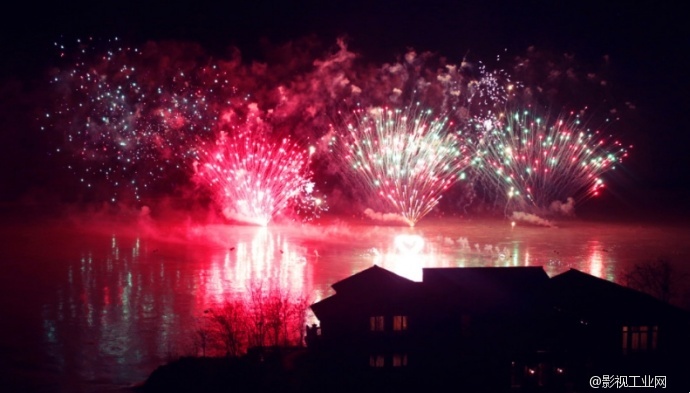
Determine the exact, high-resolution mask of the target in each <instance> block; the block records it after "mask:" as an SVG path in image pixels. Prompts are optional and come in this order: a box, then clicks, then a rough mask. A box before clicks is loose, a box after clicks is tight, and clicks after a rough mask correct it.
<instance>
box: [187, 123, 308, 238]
mask: <svg viewBox="0 0 690 393" xmlns="http://www.w3.org/2000/svg"><path fill="white" fill-rule="evenodd" d="M197 154H198V161H197V163H196V164H195V174H194V179H195V181H196V182H198V183H200V184H202V185H203V186H205V187H208V189H209V190H211V192H212V193H213V196H214V199H215V201H216V202H217V203H218V205H219V206H220V208H221V209H222V211H223V214H224V215H225V216H226V217H227V218H229V219H232V220H237V221H241V222H247V223H253V224H258V225H263V226H265V225H267V224H268V223H269V222H270V221H271V219H273V218H274V217H275V216H276V215H277V214H278V213H281V212H284V211H286V209H287V208H288V207H290V206H291V204H294V203H297V202H296V201H297V200H304V199H310V200H311V201H312V202H311V203H312V204H313V205H320V201H319V200H318V199H317V198H313V197H312V195H311V194H312V191H313V186H314V184H313V183H312V182H311V180H310V177H311V171H310V170H309V158H310V157H309V156H310V155H309V153H308V152H306V151H304V150H303V149H300V148H299V147H298V146H297V145H295V144H294V143H292V142H291V141H290V140H289V139H288V138H283V139H282V140H281V141H279V142H277V143H274V142H272V141H269V140H268V139H267V138H266V137H265V136H263V135H262V134H256V133H252V132H250V131H244V132H240V133H238V134H236V135H226V134H224V133H222V134H221V137H220V138H219V139H218V141H217V143H216V144H215V145H213V146H210V148H209V149H203V148H200V149H199V152H198V153H197Z"/></svg>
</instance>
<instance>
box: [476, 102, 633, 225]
mask: <svg viewBox="0 0 690 393" xmlns="http://www.w3.org/2000/svg"><path fill="white" fill-rule="evenodd" d="M477 128H478V129H479V130H480V131H479V134H480V137H479V139H478V140H477V141H476V143H473V144H470V146H472V149H473V150H474V153H473V158H472V169H473V170H474V173H476V174H477V176H478V179H477V180H478V182H479V183H480V184H482V185H483V186H484V187H485V188H487V189H489V190H493V191H495V192H496V199H497V202H498V203H503V204H504V205H505V208H506V210H512V211H524V212H528V213H534V214H544V213H547V212H549V211H550V210H551V211H552V212H553V211H554V210H558V211H560V212H561V213H566V214H568V213H572V208H573V207H574V205H575V204H577V203H579V202H581V201H583V200H585V199H587V198H590V197H593V196H596V195H598V194H599V193H600V191H601V189H602V188H604V181H603V179H602V177H601V175H602V174H603V173H604V172H606V171H609V170H613V169H615V168H616V165H617V164H618V163H620V162H621V161H622V159H623V158H624V157H626V156H627V154H628V153H627V150H626V149H625V148H624V147H623V146H621V143H620V142H618V141H616V140H608V139H607V138H604V137H602V136H601V135H600V133H599V132H598V131H596V132H589V131H588V130H586V129H585V128H584V127H583V126H582V125H581V122H580V118H579V116H576V115H573V114H571V115H570V116H562V117H559V118H557V119H555V120H549V119H542V118H540V117H539V116H538V115H535V114H533V113H532V112H529V111H518V112H513V113H511V114H508V115H507V116H498V117H497V118H494V119H484V120H482V121H480V122H479V124H477ZM563 201H565V202H563Z"/></svg>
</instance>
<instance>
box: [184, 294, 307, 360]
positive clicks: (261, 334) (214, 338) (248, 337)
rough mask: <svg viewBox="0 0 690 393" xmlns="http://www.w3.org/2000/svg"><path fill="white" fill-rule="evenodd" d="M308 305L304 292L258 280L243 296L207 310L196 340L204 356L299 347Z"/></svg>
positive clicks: (239, 354) (237, 354) (196, 334)
mask: <svg viewBox="0 0 690 393" xmlns="http://www.w3.org/2000/svg"><path fill="white" fill-rule="evenodd" d="M309 304H310V302H309V299H308V298H307V297H306V296H305V295H303V294H295V293H293V292H291V291H289V290H287V289H284V288H281V287H280V286H278V285H266V284H265V283H264V282H256V283H255V284H253V285H252V286H251V288H249V289H248V291H247V293H246V294H245V295H244V296H238V297H237V298H236V299H233V300H229V301H226V302H225V303H223V304H221V305H220V306H217V307H213V308H209V309H207V310H205V311H204V318H203V324H202V325H201V327H199V328H197V330H196V331H195V343H196V344H197V347H198V349H200V351H201V353H202V356H206V355H207V354H208V353H215V354H220V353H223V354H225V355H226V356H231V357H234V356H241V355H242V354H244V353H246V352H247V350H248V349H249V348H251V347H268V346H300V345H302V344H303V342H304V335H305V331H304V330H305V322H306V317H307V312H308V309H309ZM198 352H199V351H197V353H198Z"/></svg>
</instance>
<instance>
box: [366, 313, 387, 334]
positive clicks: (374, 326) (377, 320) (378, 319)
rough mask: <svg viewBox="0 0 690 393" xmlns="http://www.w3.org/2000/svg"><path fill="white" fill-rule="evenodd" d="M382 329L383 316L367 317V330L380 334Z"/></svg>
mask: <svg viewBox="0 0 690 393" xmlns="http://www.w3.org/2000/svg"><path fill="white" fill-rule="evenodd" d="M383 328H384V325H383V316H380V315H379V316H375V317H369V330H371V331H372V332H382V331H383Z"/></svg>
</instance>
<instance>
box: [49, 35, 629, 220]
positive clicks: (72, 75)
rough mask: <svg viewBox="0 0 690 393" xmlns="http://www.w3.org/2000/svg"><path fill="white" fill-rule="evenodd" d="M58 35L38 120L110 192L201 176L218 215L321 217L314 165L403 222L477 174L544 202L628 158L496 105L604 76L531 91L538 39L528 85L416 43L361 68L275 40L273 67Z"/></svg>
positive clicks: (524, 70)
mask: <svg viewBox="0 0 690 393" xmlns="http://www.w3.org/2000/svg"><path fill="white" fill-rule="evenodd" d="M302 44H303V45H305V46H306V47H308V46H309V45H310V44H309V43H302ZM56 47H57V48H58V49H59V51H60V55H61V58H62V61H63V64H62V65H61V67H59V68H56V70H55V71H54V72H53V73H52V79H51V83H52V84H53V86H54V91H55V93H56V94H57V97H58V98H57V100H56V104H55V107H54V108H53V111H52V112H48V113H46V116H45V120H44V121H45V123H46V127H44V128H51V129H55V130H57V131H58V132H60V133H61V134H62V137H63V142H64V143H63V144H62V145H61V146H59V147H58V148H57V149H56V150H57V151H58V152H59V153H60V154H63V155H65V154H68V155H69V158H70V160H69V169H70V170H71V171H72V172H73V173H75V175H76V176H77V179H79V180H80V181H81V182H82V183H83V184H84V186H85V188H86V189H88V190H93V193H94V194H96V197H95V199H96V200H101V199H105V200H107V201H109V202H112V203H121V202H124V203H128V202H131V201H135V202H137V203H142V201H146V199H147V197H148V196H154V198H155V197H157V196H161V195H162V196H163V197H165V196H167V195H183V196H184V197H187V196H189V195H196V194H195V193H194V192H189V188H191V187H193V186H194V185H197V186H201V187H202V188H205V189H207V190H208V191H210V193H211V194H212V195H213V200H214V201H215V202H216V204H217V205H218V206H219V207H220V209H221V210H222V211H223V213H224V214H225V216H226V217H228V218H232V219H235V220H241V221H245V222H252V223H257V224H261V225H266V224H267V223H268V222H269V221H271V220H272V219H273V218H274V217H275V216H276V215H278V214H282V213H287V212H288V211H291V212H292V213H296V214H297V215H298V216H301V217H302V219H304V218H305V217H309V216H310V217H312V218H313V217H316V216H318V214H319V212H321V211H323V210H324V209H325V204H324V203H323V202H322V201H323V200H324V198H325V197H326V196H327V195H321V194H319V195H320V196H319V197H315V196H314V195H315V194H318V191H317V190H318V188H319V186H320V185H321V183H320V182H321V181H322V178H320V177H319V176H318V175H321V176H326V177H327V178H328V179H334V178H337V179H340V180H344V181H343V182H340V183H337V184H335V183H336V182H332V183H331V184H328V187H329V188H330V189H331V190H332V192H333V191H336V192H339V193H340V194H348V195H349V199H350V200H342V199H340V202H341V203H342V204H344V205H345V206H349V207H350V208H351V206H352V205H353V204H352V202H353V201H352V199H354V200H357V201H358V202H360V203H362V204H364V205H366V206H365V207H366V209H364V207H363V213H364V215H366V216H369V217H370V218H374V219H377V220H394V221H398V222H402V223H405V224H408V225H411V226H412V225H415V224H416V223H417V222H418V221H419V220H420V219H421V218H423V217H424V216H425V215H427V214H428V213H430V212H431V210H432V209H434V207H436V206H437V205H438V203H439V200H440V198H441V196H442V194H443V193H444V192H445V191H446V190H448V189H449V188H450V187H451V186H452V185H453V184H455V183H456V182H457V181H458V180H461V179H463V178H465V176H468V177H469V176H471V177H470V178H468V180H470V181H468V183H467V187H466V188H467V195H468V198H467V200H473V198H474V196H475V191H479V192H478V194H477V195H485V196H494V197H495V199H496V201H498V202H499V203H500V204H502V205H503V206H505V207H506V208H507V209H510V210H521V211H530V212H536V213H537V214H539V213H541V212H544V211H546V210H548V208H549V207H550V206H551V203H553V202H554V201H560V203H563V202H564V201H565V204H566V206H570V205H572V204H573V203H577V202H579V201H581V200H583V199H584V198H586V197H588V196H592V195H595V194H596V193H597V192H599V190H600V189H601V188H602V187H603V180H602V178H601V174H602V173H603V172H605V171H607V170H609V169H612V168H614V167H615V164H617V163H618V162H620V160H621V158H622V157H624V156H625V154H627V153H626V151H625V149H622V148H621V146H620V144H619V143H617V142H613V143H609V142H608V141H606V140H605V139H604V138H601V136H600V135H599V134H597V133H590V132H589V131H586V130H583V128H582V127H581V126H580V124H578V121H579V120H578V119H575V118H574V119H558V120H557V121H556V122H549V121H548V119H547V120H543V121H542V120H540V119H538V118H537V117H534V116H533V115H531V114H529V113H523V112H519V113H516V114H513V115H508V116H507V117H506V116H498V117H497V116H495V115H494V114H495V113H497V112H498V111H497V108H503V107H505V106H511V105H512V106H513V107H515V106H516V105H515V101H519V102H521V103H523V104H526V105H525V107H531V106H532V105H531V103H532V101H537V100H546V99H552V97H553V94H552V93H553V92H554V91H558V89H557V88H556V85H559V84H562V83H563V80H561V79H563V78H565V79H564V81H566V82H568V83H570V84H573V83H580V82H581V81H584V82H588V83H589V82H592V83H594V82H598V83H597V84H596V85H597V86H603V85H605V84H602V83H603V82H602V80H600V79H598V77H596V76H593V75H589V74H588V75H586V76H581V75H579V74H575V73H573V72H555V71H554V70H551V72H550V73H549V76H548V79H547V81H548V82H549V83H547V84H546V85H545V86H547V87H548V89H547V90H548V94H549V95H548V96H547V95H545V94H544V95H536V94H535V92H539V91H541V89H540V87H539V86H537V84H538V83H537V82H539V80H538V79H537V78H536V77H534V75H536V73H530V72H528V71H530V70H532V69H534V68H535V67H536V66H537V65H539V66H544V64H545V63H549V64H551V63H550V62H547V61H541V62H538V61H536V60H538V57H537V55H536V52H533V51H532V52H530V57H527V58H518V59H517V60H518V66H516V67H514V69H513V71H514V72H515V73H517V74H520V75H527V76H529V77H530V78H531V79H530V82H529V85H526V84H525V83H523V82H522V81H520V80H516V78H514V77H512V76H511V75H510V74H509V73H508V72H505V71H503V70H501V69H495V70H491V69H489V68H488V67H487V66H486V65H485V64H484V63H482V62H481V61H478V62H470V61H466V59H463V60H462V62H461V63H460V64H451V63H448V62H447V61H446V60H445V59H438V58H436V57H435V56H434V55H432V54H430V53H427V52H424V53H417V52H415V51H413V50H411V51H410V52H408V53H407V54H406V55H405V56H404V57H402V58H400V59H399V60H398V62H395V63H386V64H383V65H379V66H377V65H366V66H363V65H360V64H357V63H356V61H355V60H356V58H357V56H356V55H355V54H354V53H352V52H350V51H348V50H347V48H346V46H345V44H344V43H343V42H341V41H338V49H337V50H335V51H331V52H326V53H324V54H322V55H321V57H316V58H315V57H314V54H313V53H309V51H300V47H299V45H295V46H294V47H291V48H292V49H290V50H288V49H286V48H280V50H279V51H277V53H278V55H277V57H276V58H275V60H274V63H271V64H269V63H266V64H263V63H251V64H245V63H244V62H243V61H242V59H241V56H240V55H239V52H232V53H231V56H230V57H229V58H226V59H216V58H214V57H212V56H210V55H208V54H207V53H205V51H204V50H203V49H202V48H201V47H199V46H198V45H196V44H193V43H177V42H164V43H158V42H148V43H146V44H145V45H143V46H142V47H141V48H140V49H139V48H134V47H130V46H127V45H124V44H122V43H121V42H120V41H118V40H111V41H109V42H107V43H106V48H105V49H104V48H102V47H101V45H100V44H97V43H95V42H93V41H92V40H88V41H86V42H81V41H80V42H77V46H76V47H77V51H76V53H74V54H72V53H70V50H67V49H65V48H64V47H63V46H61V45H57V46H56ZM99 48H100V49H99ZM291 50H292V51H291ZM72 51H74V50H72ZM316 56H318V55H316ZM288 60H289V61H288ZM566 65H567V66H569V65H570V63H566ZM544 67H546V66H544ZM564 67H565V66H564ZM561 68H563V67H561ZM568 69H570V68H568ZM568 86H571V85H568ZM570 90H572V89H570ZM410 102H423V103H424V106H423V107H422V105H420V104H410ZM353 108H355V109H353ZM361 108H369V109H366V110H363V109H361ZM400 108H404V109H400ZM343 114H345V115H343ZM439 114H441V115H439ZM338 117H340V118H341V121H339V122H336V123H337V124H334V122H333V119H334V118H338ZM476 119H482V120H478V121H477V120H476ZM483 119H490V120H483ZM276 135H283V136H288V137H287V138H283V137H280V138H279V137H276ZM295 140H299V141H302V142H304V144H303V146H301V147H300V146H297V145H296V144H294V143H293V142H291V141H295ZM319 141H322V142H324V141H325V142H327V143H319ZM310 144H311V145H312V146H314V147H309V148H308V147H307V146H309V145H310ZM307 149H314V150H311V151H309V152H308V153H307V152H306V151H307ZM312 158H315V159H312ZM316 158H318V159H316ZM470 165H471V167H472V169H473V170H472V171H466V169H468V167H469V166H470ZM314 173H316V174H317V175H314ZM473 185H474V187H475V189H472V186H473ZM463 192H465V191H463ZM470 194H471V195H470ZM329 197H330V196H329ZM459 198H460V199H462V198H461V197H459ZM567 198H571V199H567ZM570 201H572V202H570Z"/></svg>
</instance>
